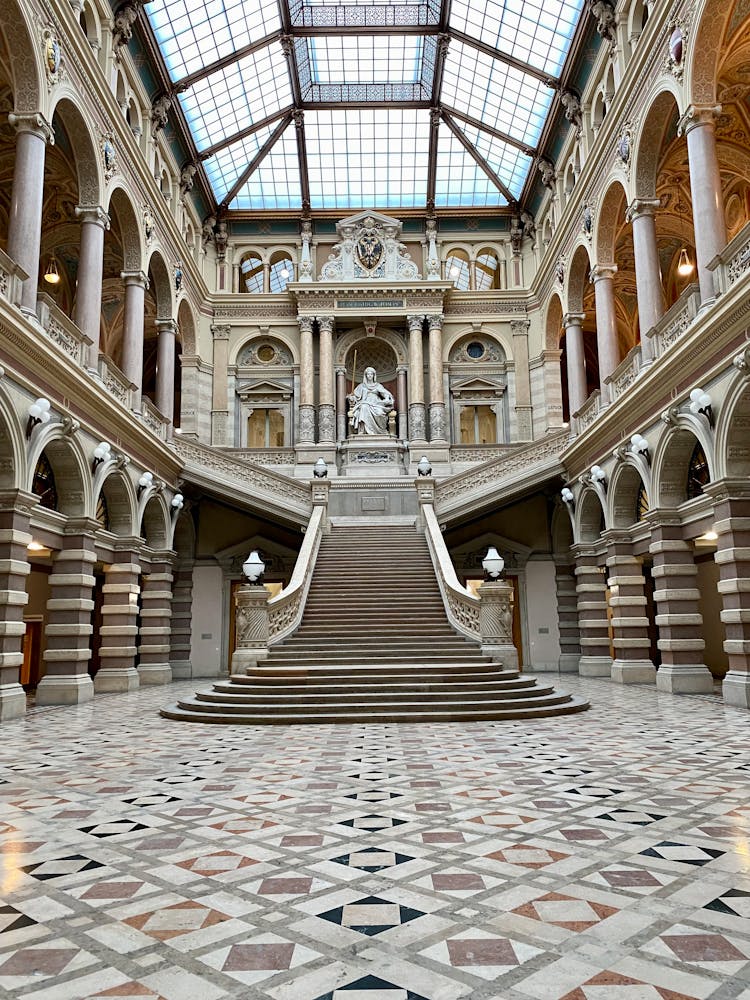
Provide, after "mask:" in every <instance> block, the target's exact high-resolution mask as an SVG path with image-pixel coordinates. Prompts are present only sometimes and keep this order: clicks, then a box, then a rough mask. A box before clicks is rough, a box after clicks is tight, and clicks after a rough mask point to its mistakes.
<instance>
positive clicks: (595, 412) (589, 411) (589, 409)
mask: <svg viewBox="0 0 750 1000" xmlns="http://www.w3.org/2000/svg"><path fill="white" fill-rule="evenodd" d="M601 395H602V394H601V392H600V391H599V390H598V389H594V391H593V392H592V393H591V395H590V396H589V398H588V399H587V400H586V402H585V403H584V404H583V406H582V407H581V408H580V410H578V411H577V412H576V413H574V414H573V415H572V417H571V418H570V425H571V428H572V430H573V433H574V434H583V432H584V431H585V430H586V428H587V427H589V426H590V425H591V424H593V422H594V421H595V420H596V418H597V417H598V416H599V411H600V410H601V408H602V407H601Z"/></svg>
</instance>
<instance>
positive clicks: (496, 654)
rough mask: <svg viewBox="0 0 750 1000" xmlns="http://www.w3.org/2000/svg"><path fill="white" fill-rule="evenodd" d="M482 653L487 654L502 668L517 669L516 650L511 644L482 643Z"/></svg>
mask: <svg viewBox="0 0 750 1000" xmlns="http://www.w3.org/2000/svg"><path fill="white" fill-rule="evenodd" d="M482 655H483V656H489V657H490V658H491V659H492V661H493V662H494V663H498V664H500V666H501V667H502V669H503V670H518V650H517V649H516V647H515V646H511V645H485V644H483V645H482Z"/></svg>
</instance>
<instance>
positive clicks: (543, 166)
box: [537, 157, 557, 191]
mask: <svg viewBox="0 0 750 1000" xmlns="http://www.w3.org/2000/svg"><path fill="white" fill-rule="evenodd" d="M537 167H538V169H539V173H540V174H541V175H542V184H544V186H545V187H546V188H549V190H550V191H551V190H552V189H553V188H554V186H555V181H556V180H557V174H556V173H555V166H554V164H553V163H551V162H550V161H549V160H547V159H545V158H544V157H542V158H541V159H540V160H539V161H538V162H537Z"/></svg>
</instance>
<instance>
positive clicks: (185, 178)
mask: <svg viewBox="0 0 750 1000" xmlns="http://www.w3.org/2000/svg"><path fill="white" fill-rule="evenodd" d="M197 173H198V164H197V163H186V164H185V166H184V167H183V168H182V173H181V174H180V193H181V194H182V195H183V196H184V195H186V194H187V193H188V192H189V191H192V190H193V185H194V184H195V175H196V174H197Z"/></svg>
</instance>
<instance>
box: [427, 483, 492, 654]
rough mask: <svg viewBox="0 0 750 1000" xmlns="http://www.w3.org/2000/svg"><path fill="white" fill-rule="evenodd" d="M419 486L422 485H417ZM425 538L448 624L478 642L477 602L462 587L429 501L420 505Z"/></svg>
mask: <svg viewBox="0 0 750 1000" xmlns="http://www.w3.org/2000/svg"><path fill="white" fill-rule="evenodd" d="M420 485H421V484H420ZM421 509H422V521H423V524H424V533H425V538H426V539H427V544H428V546H429V549H430V557H431V559H432V565H433V566H434V568H435V576H436V577H437V581H438V585H439V587H440V593H441V595H442V598H443V604H444V605H445V613H446V614H447V616H448V621H449V622H450V623H451V625H452V626H453V627H454V628H455V629H456V630H457V631H458V632H461V634H462V635H465V636H468V637H469V638H470V639H474V640H476V641H477V642H479V641H481V633H480V627H479V599H478V598H476V597H475V596H474V595H473V594H472V593H471V591H470V590H468V589H467V588H466V587H464V586H462V585H461V583H460V582H459V579H458V577H457V576H456V570H455V568H454V566H453V562H452V560H451V557H450V553H449V552H448V548H447V546H446V544H445V539H444V538H443V534H442V532H441V530H440V525H439V524H438V520H437V517H436V515H435V509H434V507H433V505H432V504H431V503H429V502H423V503H422V504H421Z"/></svg>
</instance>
